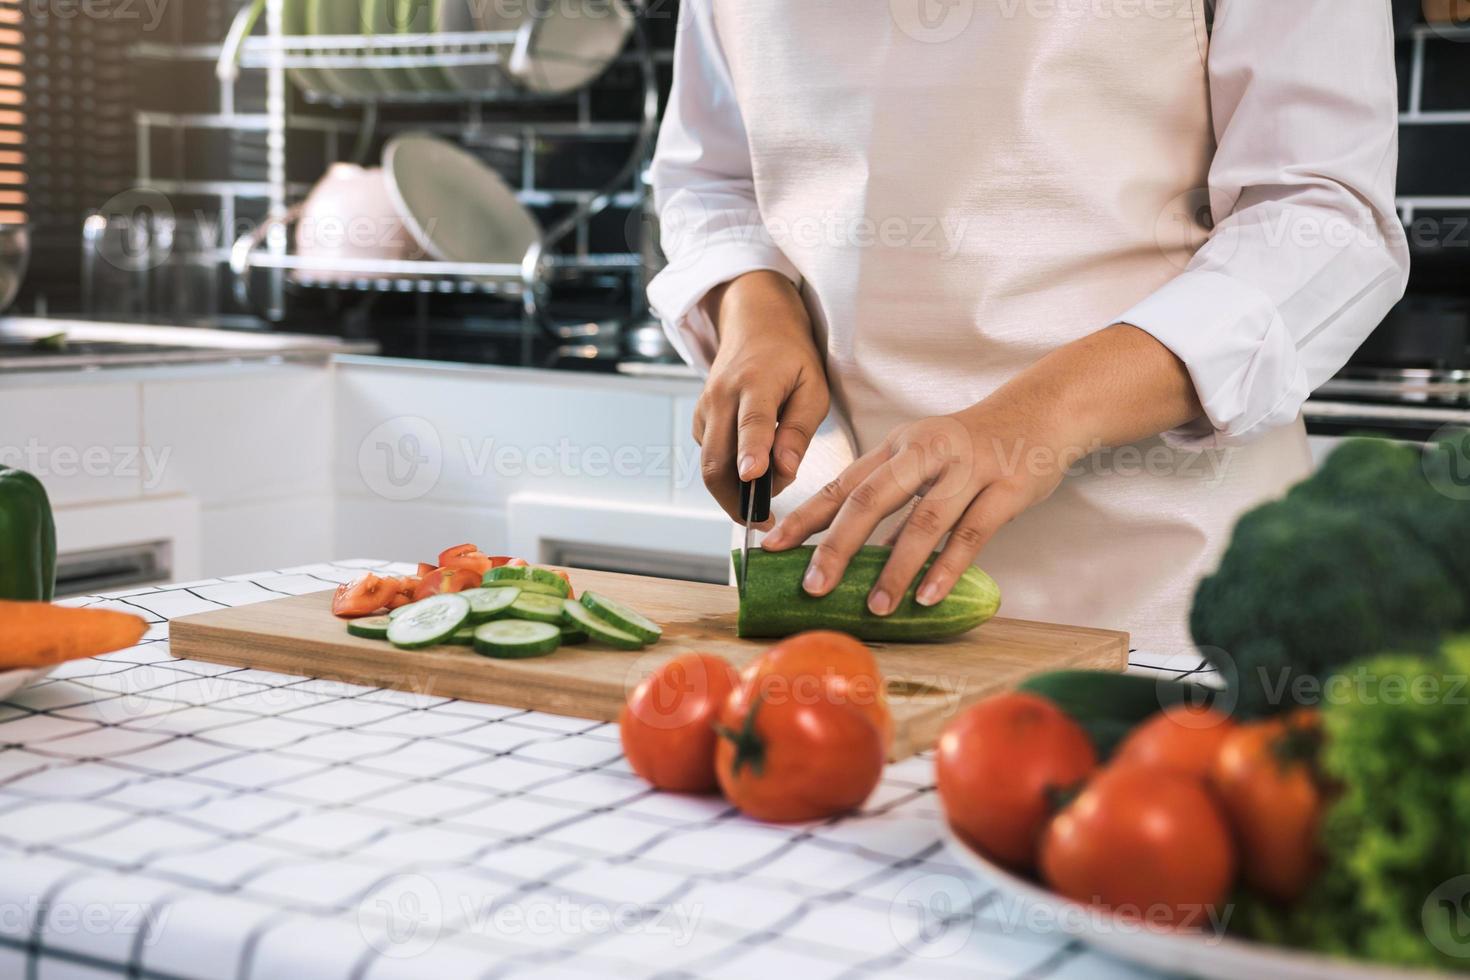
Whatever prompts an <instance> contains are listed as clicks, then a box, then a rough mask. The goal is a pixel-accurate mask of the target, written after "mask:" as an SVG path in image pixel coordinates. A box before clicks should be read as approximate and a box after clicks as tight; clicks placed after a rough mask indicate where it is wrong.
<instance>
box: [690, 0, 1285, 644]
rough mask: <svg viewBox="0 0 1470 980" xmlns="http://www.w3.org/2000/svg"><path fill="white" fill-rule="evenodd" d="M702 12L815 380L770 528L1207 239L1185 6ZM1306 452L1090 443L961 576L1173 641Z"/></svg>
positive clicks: (1207, 136)
mask: <svg viewBox="0 0 1470 980" xmlns="http://www.w3.org/2000/svg"><path fill="white" fill-rule="evenodd" d="M713 3H714V9H715V18H716V20H715V23H716V29H717V32H718V35H719V38H720V42H721V45H722V46H723V49H724V51H725V54H726V56H727V58H728V60H729V64H730V69H731V73H732V76H733V79H734V83H735V90H736V93H737V96H738V100H739V103H740V108H741V113H742V116H743V119H744V122H745V125H746V129H747V134H748V137H749V141H750V149H751V158H752V165H753V172H754V177H755V191H756V196H757V199H758V202H759V206H760V210H761V214H762V216H763V219H764V221H765V223H766V225H767V228H768V229H769V230H770V232H771V234H772V236H773V237H774V239H775V240H776V242H777V244H779V245H780V246H781V247H782V249H783V251H784V252H785V253H786V255H787V256H788V257H789V258H790V259H791V260H792V262H794V263H795V265H796V266H797V268H798V269H799V270H800V271H801V274H802V276H803V277H804V284H803V292H804V296H805V299H806V302H807V305H808V307H809V309H810V311H811V313H812V316H813V319H814V322H815V324H816V328H817V333H818V340H819V343H820V344H821V345H822V346H824V347H825V353H826V358H827V370H828V375H829V377H830V379H831V383H832V389H833V402H834V412H833V418H832V419H831V420H829V424H828V425H827V426H825V427H824V430H823V432H822V433H821V435H820V436H819V438H818V440H817V442H816V444H814V446H813V449H812V452H811V454H810V455H809V457H808V458H807V460H806V462H805V463H804V464H803V468H802V472H801V475H800V478H799V480H798V482H797V484H796V485H794V486H793V487H792V488H791V489H789V490H788V491H787V492H785V493H783V494H782V495H781V498H780V500H779V501H778V502H777V506H776V511H777V514H778V515H779V514H781V513H784V512H788V511H789V510H790V509H791V508H792V507H794V506H795V505H796V504H798V503H800V502H801V501H802V500H805V499H806V498H807V497H808V496H810V495H811V494H812V493H814V492H815V491H816V490H817V489H819V488H820V487H821V486H822V485H823V484H824V483H825V482H827V481H828V480H830V479H832V478H833V477H834V476H836V475H837V474H838V473H839V472H841V470H842V468H843V467H844V466H845V465H847V464H848V463H850V462H851V461H852V460H853V459H854V458H855V457H856V455H857V454H859V453H861V452H864V451H866V450H868V449H870V448H871V447H872V446H874V445H875V444H877V443H878V442H880V441H881V440H882V439H883V438H884V437H885V436H886V435H887V434H888V432H889V431H890V430H892V429H893V428H894V427H895V426H897V425H900V424H902V423H904V422H909V421H912V420H915V419H919V418H922V417H925V416H930V415H939V414H944V413H948V412H953V411H956V410H958V409H961V408H963V407H965V406H967V405H970V404H973V403H974V402H976V401H979V400H980V399H982V398H984V397H985V396H987V395H989V394H990V393H991V392H992V391H994V390H995V389H996V388H997V387H999V386H1000V385H1001V384H1002V383H1004V382H1005V381H1006V380H1007V379H1009V378H1010V377H1012V376H1013V375H1015V374H1016V373H1017V372H1018V371H1020V370H1021V369H1023V368H1025V367H1026V366H1027V365H1029V364H1031V363H1033V362H1034V361H1036V360H1037V359H1038V358H1040V357H1041V356H1042V355H1044V354H1046V353H1047V352H1048V351H1051V350H1053V349H1055V348H1056V347H1058V346H1060V345H1062V344H1065V343H1068V342H1069V341H1072V340H1076V339H1078V338H1080V337H1083V336H1085V335H1087V334H1090V333H1093V332H1095V331H1097V330H1099V329H1101V328H1103V327H1105V326H1107V325H1108V324H1110V323H1112V322H1114V318H1116V317H1117V316H1118V315H1120V314H1121V313H1122V312H1123V311H1125V310H1127V309H1128V308H1130V307H1131V306H1132V305H1133V304H1134V303H1136V302H1138V301H1139V300H1141V299H1143V298H1144V297H1145V296H1147V295H1149V294H1150V293H1151V292H1153V291H1154V290H1156V289H1157V288H1159V287H1160V286H1162V285H1163V284H1164V283H1166V282H1167V281H1169V280H1170V279H1171V278H1173V277H1174V276H1175V275H1177V274H1178V273H1179V272H1180V271H1181V270H1182V269H1183V267H1184V266H1185V264H1186V263H1187V262H1188V260H1189V257H1190V256H1191V255H1192V254H1193V252H1194V251H1195V250H1196V249H1197V248H1198V247H1199V245H1200V244H1201V243H1202V242H1203V241H1204V240H1205V238H1206V236H1207V229H1206V227H1205V224H1204V219H1205V218H1207V217H1208V216H1207V214H1206V215H1201V214H1200V213H1199V211H1200V209H1199V208H1198V207H1197V205H1196V203H1195V202H1197V201H1198V200H1199V199H1200V198H1201V189H1202V188H1205V187H1206V186H1207V175H1208V168H1209V163H1210V159H1211V156H1212V154H1213V151H1214V141H1213V135H1212V130H1211V124H1210V111H1209V99H1208V94H1209V93H1208V83H1207V77H1206V71H1205V62H1204V58H1205V52H1206V46H1207V43H1208V40H1207V35H1206V30H1205V26H1204V15H1203V9H1202V5H1203V0H1137V2H1131V3H1113V4H1099V3H1097V2H1096V0H1045V2H1039V0H890V2H887V3H883V2H876V0H796V2H793V0H713ZM946 3H947V4H948V5H947V6H946ZM1191 192H1193V193H1191ZM1308 467H1309V458H1308V453H1307V448H1306V439H1305V433H1304V430H1303V428H1302V426H1301V424H1300V422H1298V423H1297V424H1296V425H1294V426H1290V427H1288V428H1286V429H1283V430H1278V431H1276V432H1274V433H1271V434H1269V435H1267V436H1266V437H1264V438H1263V439H1261V440H1259V441H1257V442H1255V443H1252V444H1250V445H1249V446H1247V447H1243V448H1235V449H1230V450H1211V451H1209V452H1206V453H1203V454H1192V453H1184V452H1178V451H1175V450H1172V449H1169V448H1168V447H1166V446H1165V445H1164V444H1163V443H1162V442H1161V441H1159V440H1157V439H1155V440H1149V441H1147V442H1144V443H1141V444H1139V445H1137V446H1131V447H1125V448H1124V449H1122V450H1115V451H1113V452H1111V453H1102V454H1100V455H1098V456H1096V457H1093V458H1092V459H1090V460H1086V461H1084V462H1083V464H1082V465H1081V467H1080V469H1081V470H1083V472H1081V473H1080V474H1079V475H1074V476H1069V477H1068V478H1067V479H1066V480H1065V481H1064V482H1063V484H1062V486H1061V487H1060V488H1059V489H1058V490H1057V491H1056V493H1055V494H1054V495H1053V496H1052V497H1051V498H1050V499H1048V500H1047V501H1046V502H1044V503H1042V504H1040V505H1038V506H1037V507H1035V508H1033V509H1032V510H1030V511H1028V512H1027V513H1026V514H1024V515H1022V516H1021V517H1020V518H1018V519H1017V520H1016V521H1014V522H1013V523H1012V524H1010V525H1008V526H1007V527H1005V528H1004V529H1002V530H1001V531H1000V532H999V533H998V534H997V535H996V536H995V538H994V540H993V541H992V542H991V543H990V544H989V546H988V547H987V548H986V549H985V551H984V552H983V554H982V555H981V557H980V559H979V563H980V564H981V565H982V566H983V567H984V568H986V570H987V571H989V572H990V573H991V574H992V575H994V576H995V578H996V580H997V581H998V582H999V583H1000V586H1001V590H1002V594H1003V596H1004V600H1003V607H1002V608H1003V611H1004V613H1005V614H1006V615H1008V616H1013V617H1019V618H1027V619H1044V620H1049V621H1054V622H1062V623H1072V624H1080V625H1090V626H1101V627H1109V628H1115V629H1126V630H1128V631H1129V632H1131V633H1132V634H1133V642H1134V646H1135V647H1138V648H1142V649H1146V650H1150V651H1156V652H1159V653H1171V652H1177V651H1182V650H1185V649H1187V648H1188V647H1189V646H1190V643H1189V639H1188V630H1187V623H1186V620H1187V613H1188V607H1189V600H1190V597H1191V595H1192V593H1193V589H1194V584H1195V582H1197V581H1198V579H1199V578H1200V576H1201V575H1203V574H1205V573H1207V572H1208V571H1210V570H1211V568H1212V567H1213V566H1214V564H1215V562H1216V561H1217V560H1218V557H1219V554H1220V551H1221V549H1222V548H1223V546H1224V544H1225V543H1226V541H1227V540H1228V536H1229V530H1230V528H1231V526H1232V525H1233V523H1234V521H1235V519H1236V517H1237V516H1238V515H1239V514H1240V513H1241V512H1242V511H1243V510H1245V509H1247V508H1249V507H1251V506H1252V505H1254V504H1256V503H1258V502H1260V501H1262V500H1264V499H1267V498H1270V497H1273V496H1276V495H1279V494H1280V493H1281V492H1282V491H1283V490H1284V489H1285V488H1286V487H1287V486H1289V485H1290V484H1291V483H1293V482H1295V481H1296V480H1298V479H1299V478H1301V477H1302V476H1303V475H1305V473H1306V472H1307V470H1308ZM892 523H893V522H889V524H887V525H885V527H883V528H880V529H879V533H878V536H879V537H881V538H886V537H887V536H888V535H889V534H890V533H891V531H892Z"/></svg>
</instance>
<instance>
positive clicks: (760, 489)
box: [740, 456, 776, 595]
mask: <svg viewBox="0 0 1470 980" xmlns="http://www.w3.org/2000/svg"><path fill="white" fill-rule="evenodd" d="M775 478H776V459H775V456H772V457H771V461H770V462H769V463H768V464H767V465H766V472H765V475H764V476H758V477H756V478H755V479H754V480H750V481H748V482H747V481H744V480H742V481H741V482H740V513H741V514H742V515H743V516H744V517H745V543H744V544H743V545H741V547H740V594H741V595H744V594H745V573H746V572H747V571H748V570H749V569H750V531H751V528H752V527H753V526H754V525H756V524H761V523H763V522H765V521H768V520H770V519H771V490H772V489H773V484H774V483H775Z"/></svg>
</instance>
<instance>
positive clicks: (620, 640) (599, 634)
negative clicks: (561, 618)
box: [561, 599, 643, 650]
mask: <svg viewBox="0 0 1470 980" xmlns="http://www.w3.org/2000/svg"><path fill="white" fill-rule="evenodd" d="M561 605H562V609H564V610H565V611H566V617H567V622H568V623H569V624H570V625H572V626H575V627H576V628H577V629H579V630H582V631H583V632H584V633H586V634H587V635H588V636H589V637H591V638H592V639H594V640H596V641H597V642H598V643H606V644H607V645H608V646H610V647H617V648H618V649H619V650H642V649H643V641H642V640H640V639H638V637H636V636H634V635H633V634H632V633H629V632H627V631H626V630H620V629H618V628H617V627H616V626H614V625H613V624H612V623H609V622H608V621H607V620H605V619H603V618H601V617H600V616H598V615H597V614H596V613H594V612H593V611H592V610H591V609H588V608H587V607H586V606H584V605H582V604H581V603H580V602H578V601H576V600H575V599H563V600H562V604H561Z"/></svg>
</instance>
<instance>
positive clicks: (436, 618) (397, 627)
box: [388, 592, 470, 650]
mask: <svg viewBox="0 0 1470 980" xmlns="http://www.w3.org/2000/svg"><path fill="white" fill-rule="evenodd" d="M403 608H404V609H406V610H408V611H407V612H405V613H404V614H403V615H402V616H399V617H398V618H397V619H394V620H391V621H390V622H389V623H388V642H389V643H391V644H393V645H394V646H396V647H399V648H401V649H404V650H421V649H423V648H424V647H431V646H434V645H435V644H436V643H443V642H444V641H445V640H447V639H449V638H450V637H451V636H453V635H454V631H455V630H457V629H459V628H460V627H461V626H463V625H464V624H465V620H467V619H469V618H470V601H469V600H468V599H466V598H465V597H464V596H462V595H460V594H459V593H457V592H454V593H447V594H445V595H435V596H430V597H429V598H427V599H424V600H422V601H421V602H415V603H414V604H413V605H412V606H404V607H403Z"/></svg>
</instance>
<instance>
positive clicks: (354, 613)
mask: <svg viewBox="0 0 1470 980" xmlns="http://www.w3.org/2000/svg"><path fill="white" fill-rule="evenodd" d="M395 583H396V580H395V579H383V578H379V577H378V576H376V575H374V574H373V573H371V572H369V573H368V574H366V575H364V576H362V577H361V578H358V579H355V580H353V581H351V582H345V583H343V584H342V585H339V586H337V592H336V594H335V595H333V596H332V614H333V615H335V616H341V617H343V618H344V619H353V618H356V617H358V616H371V615H372V614H373V613H375V612H377V611H378V610H379V609H382V608H383V607H384V606H385V605H387V603H388V600H389V599H391V598H392V597H393V596H394V595H395V594H396V589H395V588H394V585H395Z"/></svg>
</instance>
